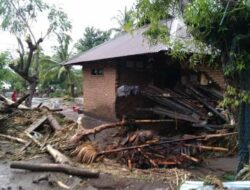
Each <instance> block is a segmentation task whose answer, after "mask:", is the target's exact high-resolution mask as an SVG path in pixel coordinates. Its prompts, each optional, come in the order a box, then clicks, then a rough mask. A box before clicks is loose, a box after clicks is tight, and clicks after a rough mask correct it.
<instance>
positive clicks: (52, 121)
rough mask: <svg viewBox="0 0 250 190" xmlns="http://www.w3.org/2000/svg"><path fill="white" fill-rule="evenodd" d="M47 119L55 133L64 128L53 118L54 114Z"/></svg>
mask: <svg viewBox="0 0 250 190" xmlns="http://www.w3.org/2000/svg"><path fill="white" fill-rule="evenodd" d="M47 119H48V122H49V124H50V126H51V127H52V128H53V129H54V130H55V131H56V130H59V129H61V128H62V127H61V125H60V124H59V123H58V122H57V120H56V118H55V117H53V115H52V114H48V117H47Z"/></svg>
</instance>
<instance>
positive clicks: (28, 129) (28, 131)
mask: <svg viewBox="0 0 250 190" xmlns="http://www.w3.org/2000/svg"><path fill="white" fill-rule="evenodd" d="M46 120H47V116H43V117H41V118H39V119H37V120H36V121H34V122H33V123H32V124H31V125H30V127H29V128H27V129H26V130H25V132H27V133H31V132H32V131H34V130H35V129H37V128H38V127H39V126H40V125H42V124H43V123H44V122H45V121H46Z"/></svg>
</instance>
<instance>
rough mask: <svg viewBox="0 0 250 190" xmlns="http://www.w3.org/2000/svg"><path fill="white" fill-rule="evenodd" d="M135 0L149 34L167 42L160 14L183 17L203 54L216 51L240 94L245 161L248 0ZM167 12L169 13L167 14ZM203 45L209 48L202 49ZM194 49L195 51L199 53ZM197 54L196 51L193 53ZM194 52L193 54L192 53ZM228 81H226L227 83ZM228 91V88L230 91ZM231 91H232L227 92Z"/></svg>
mask: <svg viewBox="0 0 250 190" xmlns="http://www.w3.org/2000/svg"><path fill="white" fill-rule="evenodd" d="M186 2H188V1H179V0H164V1H162V0H154V1H150V0H138V1H137V11H138V15H139V19H144V18H145V17H146V18H147V19H148V20H149V21H150V29H149V31H150V32H147V34H148V35H150V36H151V38H153V39H156V40H163V42H164V43H168V42H169V41H167V40H166V39H167V37H164V36H165V35H166V34H167V32H166V29H163V26H162V25H161V22H159V21H160V20H161V19H162V18H163V17H164V15H171V16H175V17H180V18H183V19H184V21H185V23H186V25H187V27H188V31H189V32H190V33H191V34H192V37H193V39H194V41H196V42H198V43H200V44H202V46H197V47H201V48H202V49H201V51H199V52H202V53H203V54H204V53H205V54H210V55H216V56H217V57H218V58H219V59H218V60H217V62H216V63H217V64H220V65H221V66H222V68H223V70H224V73H225V75H227V78H229V79H230V84H233V85H234V86H233V87H230V89H232V88H235V90H234V92H236V93H237V94H243V95H242V96H240V97H244V98H242V99H238V100H237V101H238V102H239V104H240V116H239V124H240V135H239V137H240V146H239V149H240V151H239V152H240V157H241V160H240V164H239V169H241V168H242V167H243V165H244V164H246V163H248V162H249V151H248V144H249V142H250V141H249V140H250V120H249V118H250V104H249V98H247V97H249V94H250V77H249V76H250V67H249V61H250V0H235V1H231V0H230V1H225V0H193V1H191V2H190V3H188V4H187V3H186ZM168 13H169V14H168ZM204 49H205V50H206V49H209V51H207V52H206V51H205V52H204ZM199 52H198V54H199ZM195 54H197V52H196V53H195ZM195 54H194V55H195ZM228 84H229V83H228ZM231 92H232V91H231ZM229 94H231V95H232V93H229Z"/></svg>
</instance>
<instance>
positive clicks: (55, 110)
mask: <svg viewBox="0 0 250 190" xmlns="http://www.w3.org/2000/svg"><path fill="white" fill-rule="evenodd" d="M42 108H45V109H46V110H48V111H50V112H59V111H63V109H61V108H58V109H52V108H49V107H48V106H45V105H43V106H42Z"/></svg>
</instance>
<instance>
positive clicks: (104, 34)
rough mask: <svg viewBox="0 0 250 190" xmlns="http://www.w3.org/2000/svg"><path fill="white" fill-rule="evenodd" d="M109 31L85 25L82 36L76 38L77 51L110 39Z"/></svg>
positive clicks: (82, 50) (85, 49)
mask: <svg viewBox="0 0 250 190" xmlns="http://www.w3.org/2000/svg"><path fill="white" fill-rule="evenodd" d="M110 34H111V32H110V31H101V30H99V29H95V28H94V27H87V28H86V29H85V31H84V34H83V38H82V39H80V40H78V42H77V44H76V49H77V50H78V52H84V51H87V50H89V49H91V48H93V47H95V46H97V45H99V44H102V43H103V42H105V41H107V40H109V39H110Z"/></svg>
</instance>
